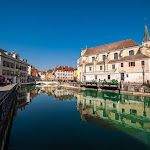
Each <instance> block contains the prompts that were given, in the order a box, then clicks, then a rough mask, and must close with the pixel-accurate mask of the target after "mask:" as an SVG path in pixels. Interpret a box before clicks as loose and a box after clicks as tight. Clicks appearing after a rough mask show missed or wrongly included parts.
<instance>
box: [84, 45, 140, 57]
mask: <svg viewBox="0 0 150 150" xmlns="http://www.w3.org/2000/svg"><path fill="white" fill-rule="evenodd" d="M139 46H142V45H138V46H132V47H126V48H122V49H115V50H110V51H105V52H101V53H95V54H90V55H83V57H84V56H91V55H97V54H103V53H107V52H113V51H121V50H123V49H124V50H125V49H128V48H134V47H135V48H136V47H139ZM81 57H82V56H81Z"/></svg>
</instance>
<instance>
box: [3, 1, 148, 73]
mask: <svg viewBox="0 0 150 150" xmlns="http://www.w3.org/2000/svg"><path fill="white" fill-rule="evenodd" d="M149 6H150V1H149V0H126V1H122V0H5V1H4V0H0V48H2V49H4V50H7V51H14V52H15V53H19V54H20V56H21V58H24V59H27V60H28V63H29V64H31V65H33V66H35V67H36V68H38V69H39V70H48V69H50V68H54V67H55V66H56V65H58V66H59V65H67V66H68V65H69V66H73V67H75V66H76V62H77V58H78V57H80V51H81V48H85V47H86V45H87V47H88V48H90V47H95V46H99V45H103V44H108V43H112V42H116V41H121V40H126V39H132V40H134V41H135V42H137V43H139V44H141V42H142V40H143V34H144V18H147V26H148V29H149V31H150V11H149Z"/></svg>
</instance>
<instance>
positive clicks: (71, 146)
mask: <svg viewBox="0 0 150 150" xmlns="http://www.w3.org/2000/svg"><path fill="white" fill-rule="evenodd" d="M6 149H8V150H94V149H97V150H98V149H99V150H107V149H108V150H112V149H115V150H116V149H118V150H120V149H121V150H129V149H131V150H133V149H134V150H141V149H142V150H145V149H150V98H148V97H140V96H133V95H121V94H116V93H112V92H98V91H92V90H85V91H81V90H72V89H65V88H57V87H48V88H45V87H33V86H32V87H25V88H22V89H20V90H19V91H18V96H17V100H16V108H15V114H14V118H13V121H12V127H11V130H10V135H9V139H8V145H7V147H6Z"/></svg>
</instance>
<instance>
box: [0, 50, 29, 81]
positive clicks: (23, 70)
mask: <svg viewBox="0 0 150 150" xmlns="http://www.w3.org/2000/svg"><path fill="white" fill-rule="evenodd" d="M0 75H2V76H4V77H5V81H7V79H9V80H12V81H13V83H18V82H22V83H24V82H27V78H28V64H27V60H26V59H20V56H19V54H15V53H14V52H11V53H9V52H7V51H5V50H3V49H0Z"/></svg>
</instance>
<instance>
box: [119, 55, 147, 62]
mask: <svg viewBox="0 0 150 150" xmlns="http://www.w3.org/2000/svg"><path fill="white" fill-rule="evenodd" d="M142 58H150V57H148V56H146V55H143V54H139V55H133V56H125V57H123V58H121V59H120V61H125V60H135V59H142Z"/></svg>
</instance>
